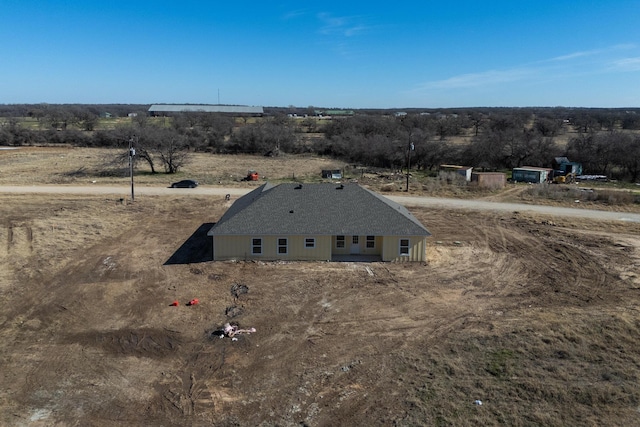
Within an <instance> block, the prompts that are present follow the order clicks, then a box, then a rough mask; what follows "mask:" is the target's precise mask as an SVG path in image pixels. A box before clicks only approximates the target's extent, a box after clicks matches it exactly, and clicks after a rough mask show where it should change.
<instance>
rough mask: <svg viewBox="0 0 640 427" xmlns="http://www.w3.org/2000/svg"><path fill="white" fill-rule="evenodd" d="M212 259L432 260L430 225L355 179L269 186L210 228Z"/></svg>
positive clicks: (243, 200) (239, 202)
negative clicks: (429, 254) (428, 255)
mask: <svg viewBox="0 0 640 427" xmlns="http://www.w3.org/2000/svg"><path fill="white" fill-rule="evenodd" d="M208 235H209V236H211V237H212V238H213V259H214V260H216V261H218V260H229V259H262V260H298V261H301V260H302V261H314V260H316V261H341V260H355V261H357V260H363V261H364V260H366V261H397V262H401V261H426V244H427V237H428V236H430V235H431V234H430V233H429V231H428V230H427V229H426V228H425V227H424V226H423V225H422V224H421V223H420V222H419V221H418V220H417V219H416V218H415V217H414V216H413V215H412V214H411V213H410V212H409V211H408V210H407V209H406V208H405V207H404V206H401V205H399V204H397V203H395V202H393V201H391V200H389V199H387V198H385V197H383V196H381V195H379V194H377V193H375V192H373V191H370V190H368V189H365V188H363V187H360V186H359V185H357V184H340V185H338V184H329V183H322V184H280V185H278V186H273V185H271V184H269V183H267V184H264V185H262V186H260V187H258V188H256V189H255V190H253V191H252V192H250V193H248V194H246V195H245V196H243V197H241V198H240V199H238V200H237V201H236V202H235V203H234V204H233V205H232V206H231V207H230V208H229V210H227V212H225V214H224V215H223V216H222V218H220V220H219V221H218V222H217V223H216V224H215V225H214V226H213V227H212V228H211V230H210V231H209V233H208Z"/></svg>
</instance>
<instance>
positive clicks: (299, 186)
mask: <svg viewBox="0 0 640 427" xmlns="http://www.w3.org/2000/svg"><path fill="white" fill-rule="evenodd" d="M301 188H302V184H298V185H296V186H295V187H293V189H294V190H300V189H301Z"/></svg>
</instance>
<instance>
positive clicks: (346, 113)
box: [314, 110, 355, 117]
mask: <svg viewBox="0 0 640 427" xmlns="http://www.w3.org/2000/svg"><path fill="white" fill-rule="evenodd" d="M314 114H315V115H316V116H319V117H350V116H353V115H355V111H353V110H314Z"/></svg>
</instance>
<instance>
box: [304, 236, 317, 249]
mask: <svg viewBox="0 0 640 427" xmlns="http://www.w3.org/2000/svg"><path fill="white" fill-rule="evenodd" d="M309 243H311V244H310V245H309ZM304 247H305V249H315V247H316V238H315V237H305V238H304Z"/></svg>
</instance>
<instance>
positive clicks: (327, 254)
mask: <svg viewBox="0 0 640 427" xmlns="http://www.w3.org/2000/svg"><path fill="white" fill-rule="evenodd" d="M311 237H313V238H315V240H316V242H315V243H316V244H315V248H307V247H305V239H306V238H311ZM253 238H261V239H262V255H255V254H252V253H251V248H252V246H251V244H252V240H253ZM279 238H286V239H287V253H286V254H278V239H279ZM213 259H214V260H216V261H222V260H228V259H264V260H292V261H299V260H309V261H326V260H330V259H331V236H215V237H214V238H213Z"/></svg>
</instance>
